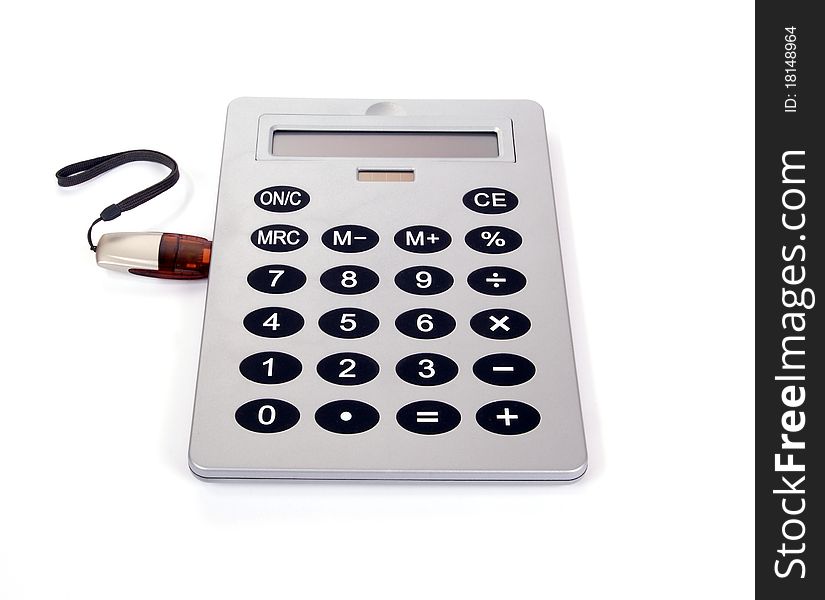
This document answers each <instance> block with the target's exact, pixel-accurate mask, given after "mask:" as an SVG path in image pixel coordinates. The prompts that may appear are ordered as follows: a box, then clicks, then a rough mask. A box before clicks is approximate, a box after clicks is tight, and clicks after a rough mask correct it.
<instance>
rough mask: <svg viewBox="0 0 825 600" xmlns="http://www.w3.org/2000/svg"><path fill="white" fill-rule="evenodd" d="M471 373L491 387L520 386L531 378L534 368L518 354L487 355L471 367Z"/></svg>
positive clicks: (534, 371) (534, 372)
mask: <svg viewBox="0 0 825 600" xmlns="http://www.w3.org/2000/svg"><path fill="white" fill-rule="evenodd" d="M473 373H475V376H476V377H478V378H479V379H480V380H481V381H483V382H484V383H489V384H491V385H520V384H522V383H524V382H526V381H529V380H530V379H532V378H533V375H535V374H536V366H535V365H534V364H533V363H532V362H530V361H529V360H528V359H526V358H524V357H523V356H519V355H518V354H507V353H503V352H502V353H498V354H488V355H487V356H483V357H482V358H479V359H478V360H477V361H476V362H475V364H474V365H473Z"/></svg>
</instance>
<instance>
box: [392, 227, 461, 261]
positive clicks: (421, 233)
mask: <svg viewBox="0 0 825 600" xmlns="http://www.w3.org/2000/svg"><path fill="white" fill-rule="evenodd" d="M452 241H453V240H452V238H451V237H450V234H449V233H447V232H446V231H444V230H443V229H440V228H439V227H434V226H432V225H414V226H412V227H407V228H405V229H402V230H401V231H399V232H398V233H396V234H395V245H396V246H398V247H399V248H401V249H402V250H406V251H407V252H415V253H416V254H430V253H432V252H440V251H441V250H444V248H446V247H447V246H449V245H450V242H452Z"/></svg>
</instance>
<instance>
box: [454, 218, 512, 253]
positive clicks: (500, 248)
mask: <svg viewBox="0 0 825 600" xmlns="http://www.w3.org/2000/svg"><path fill="white" fill-rule="evenodd" d="M464 241H465V242H466V243H467V245H468V246H469V247H470V248H472V249H473V250H475V251H476V252H483V253H484V254H506V253H507V252H512V251H513V250H515V249H516V248H518V247H519V246H521V235H519V234H518V232H516V231H513V230H512V229H508V228H507V227H498V226H494V225H490V226H487V227H478V228H476V229H473V230H472V231H470V232H468V233H467V235H466V236H464Z"/></svg>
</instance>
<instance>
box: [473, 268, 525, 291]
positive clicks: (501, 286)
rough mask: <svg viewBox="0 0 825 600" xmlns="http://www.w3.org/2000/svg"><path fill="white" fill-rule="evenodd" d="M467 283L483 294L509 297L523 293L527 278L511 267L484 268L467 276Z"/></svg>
mask: <svg viewBox="0 0 825 600" xmlns="http://www.w3.org/2000/svg"><path fill="white" fill-rule="evenodd" d="M467 283H468V284H470V287H471V288H473V289H474V290H475V291H477V292H480V293H482V294H487V295H489V296H507V295H509V294H515V293H516V292H518V291H521V290H522V289H523V288H524V286H525V285H527V278H526V277H525V276H524V275H522V274H521V273H519V272H518V271H516V270H515V269H511V268H510V267H482V268H481V269H476V270H475V271H473V272H472V273H470V274H469V275H468V276H467Z"/></svg>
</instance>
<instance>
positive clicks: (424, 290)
mask: <svg viewBox="0 0 825 600" xmlns="http://www.w3.org/2000/svg"><path fill="white" fill-rule="evenodd" d="M395 285H397V286H398V287H400V288H401V289H402V290H404V291H405V292H407V293H409V294H417V295H419V296H432V295H433V294H440V293H441V292H445V291H447V290H448V289H450V287H452V285H453V276H452V275H450V274H449V273H448V272H447V271H445V270H444V269H439V268H438V267H409V268H408V269H404V270H403V271H401V272H399V273H398V275H396V276H395Z"/></svg>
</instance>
